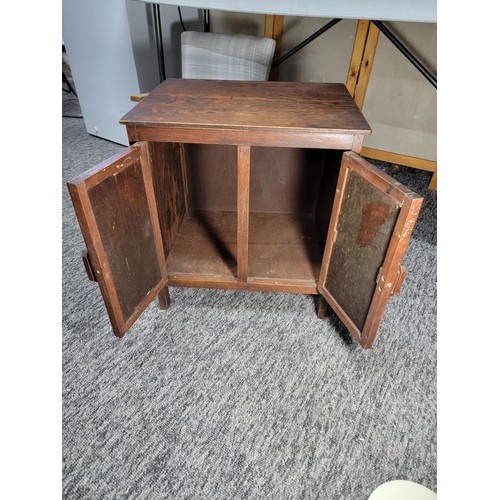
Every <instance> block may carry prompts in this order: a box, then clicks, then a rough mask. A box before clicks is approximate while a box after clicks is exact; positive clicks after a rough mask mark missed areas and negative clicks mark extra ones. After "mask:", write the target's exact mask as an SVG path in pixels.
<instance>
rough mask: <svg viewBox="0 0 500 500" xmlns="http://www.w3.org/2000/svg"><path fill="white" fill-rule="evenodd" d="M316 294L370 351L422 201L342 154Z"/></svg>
mask: <svg viewBox="0 0 500 500" xmlns="http://www.w3.org/2000/svg"><path fill="white" fill-rule="evenodd" d="M337 191H338V194H337V196H336V197H335V200H334V205H333V210H332V217H331V222H330V228H329V232H328V238H327V242H326V248H325V252H324V257H323V264H322V268H321V274H320V279H319V284H318V288H319V291H320V293H321V294H322V295H323V296H324V297H325V298H326V299H327V301H328V303H329V304H330V306H332V308H333V309H334V311H335V312H336V313H337V315H338V316H339V317H340V319H341V320H342V321H343V323H344V324H345V325H346V326H347V328H348V329H349V330H350V332H351V333H352V334H353V336H354V338H355V339H356V340H357V341H358V342H359V343H360V344H361V346H362V347H364V348H369V347H371V345H372V343H373V341H374V339H375V335H376V333H377V329H378V326H379V324H380V321H381V319H382V315H383V312H384V309H385V307H386V305H387V302H388V300H389V298H390V296H391V295H392V294H394V285H395V284H396V282H397V280H398V276H399V274H400V266H401V263H402V260H403V256H404V253H405V251H406V247H407V245H408V242H409V239H410V235H411V232H412V231H413V227H414V225H415V222H416V219H417V217H418V213H419V210H420V207H421V205H422V201H423V199H422V198H421V197H420V196H418V195H417V194H416V193H414V192H412V191H411V190H409V189H407V188H405V187H404V186H402V185H401V184H400V183H398V182H397V181H395V180H394V179H393V178H391V177H390V176H388V175H387V174H385V173H384V172H382V171H381V170H379V169H377V168H376V167H374V166H373V165H371V164H370V163H369V162H367V161H366V160H364V159H363V158H361V157H360V156H358V155H357V154H355V153H353V152H348V153H344V155H343V160H342V167H341V171H340V175H339V186H338V189H337Z"/></svg>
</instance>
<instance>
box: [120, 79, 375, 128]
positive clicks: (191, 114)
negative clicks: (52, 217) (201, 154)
mask: <svg viewBox="0 0 500 500" xmlns="http://www.w3.org/2000/svg"><path fill="white" fill-rule="evenodd" d="M120 123H122V124H124V125H139V126H148V127H151V126H154V127H183V128H186V127H188V128H219V129H220V128H230V129H245V130H269V131H272V130H274V131H277V130H280V131H286V130H295V131H300V130H303V131H324V132H328V133H337V134H370V133H371V129H370V126H369V125H368V123H367V122H366V120H365V118H364V116H363V115H362V113H361V111H360V110H359V109H358V107H357V106H356V104H355V103H354V100H353V99H352V97H351V96H350V94H349V92H348V91H347V89H346V87H345V85H343V84H341V83H305V82H270V81H265V82H253V81H252V82H249V81H235V80H231V81H227V80H225V81H220V80H187V79H169V80H165V81H164V82H163V83H161V84H160V85H159V86H158V87H156V88H155V89H154V90H153V91H152V92H151V93H150V94H149V95H148V96H146V97H145V98H144V99H143V100H142V101H141V102H139V103H138V104H137V105H136V106H135V107H134V108H132V109H131V110H130V111H129V112H128V113H127V114H126V115H125V116H124V117H123V118H122V119H121V120H120Z"/></svg>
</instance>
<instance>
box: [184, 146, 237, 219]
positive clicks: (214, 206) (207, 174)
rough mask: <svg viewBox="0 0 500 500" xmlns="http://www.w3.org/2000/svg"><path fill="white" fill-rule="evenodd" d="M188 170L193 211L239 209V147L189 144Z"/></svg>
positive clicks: (186, 147) (190, 203) (190, 206)
mask: <svg viewBox="0 0 500 500" xmlns="http://www.w3.org/2000/svg"><path fill="white" fill-rule="evenodd" d="M185 150H186V171H187V176H188V178H189V179H190V180H191V182H190V188H189V201H188V205H189V208H190V209H191V210H222V211H228V210H229V211H236V210H237V208H238V204H237V192H238V191H237V182H238V181H237V179H238V169H237V162H238V156H237V153H238V149H237V147H236V146H220V145H215V144H186V146H185Z"/></svg>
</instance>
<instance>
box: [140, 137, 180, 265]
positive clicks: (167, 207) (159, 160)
mask: <svg viewBox="0 0 500 500" xmlns="http://www.w3.org/2000/svg"><path fill="white" fill-rule="evenodd" d="M147 148H148V151H147V154H148V159H149V162H150V165H151V173H152V181H153V186H154V193H155V198H156V201H157V204H158V219H159V227H160V233H161V236H162V243H163V254H164V255H165V256H167V255H168V254H169V252H170V250H171V248H172V245H173V242H174V240H175V236H176V235H177V231H178V230H179V227H180V225H181V222H182V219H183V217H184V214H185V213H186V209H187V206H186V197H185V193H186V191H187V187H186V186H185V182H186V180H185V173H184V172H183V166H182V154H181V145H180V144H177V143H168V142H150V143H147Z"/></svg>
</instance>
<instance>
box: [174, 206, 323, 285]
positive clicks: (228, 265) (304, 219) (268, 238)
mask: <svg viewBox="0 0 500 500" xmlns="http://www.w3.org/2000/svg"><path fill="white" fill-rule="evenodd" d="M322 255H323V253H322V248H321V246H320V244H319V241H318V238H317V233H316V229H315V224H314V219H313V216H312V215H304V214H279V213H262V212H250V217H249V228H248V280H249V281H253V282H255V280H256V279H258V278H262V279H267V280H269V281H268V283H271V282H273V281H276V282H281V283H282V285H283V286H282V290H283V291H286V285H287V283H288V284H289V285H290V291H292V292H293V291H295V289H296V285H297V283H299V282H303V283H304V284H307V286H308V287H309V288H308V292H307V293H316V290H315V283H316V282H317V280H318V278H319V273H320V267H321V258H322ZM237 259H238V254H237V212H234V211H219V210H198V211H191V212H188V213H187V214H186V216H185V218H184V221H183V223H182V225H181V228H180V230H179V233H178V235H177V239H176V241H175V244H174V247H173V250H172V252H171V254H170V256H169V258H168V260H167V268H168V274H169V280H170V279H172V278H180V277H185V276H191V277H196V276H198V277H205V281H206V282H209V281H210V280H211V279H220V278H228V279H235V277H236V276H237V275H238V271H237ZM207 286H208V285H207ZM311 289H313V291H312V292H311Z"/></svg>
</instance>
